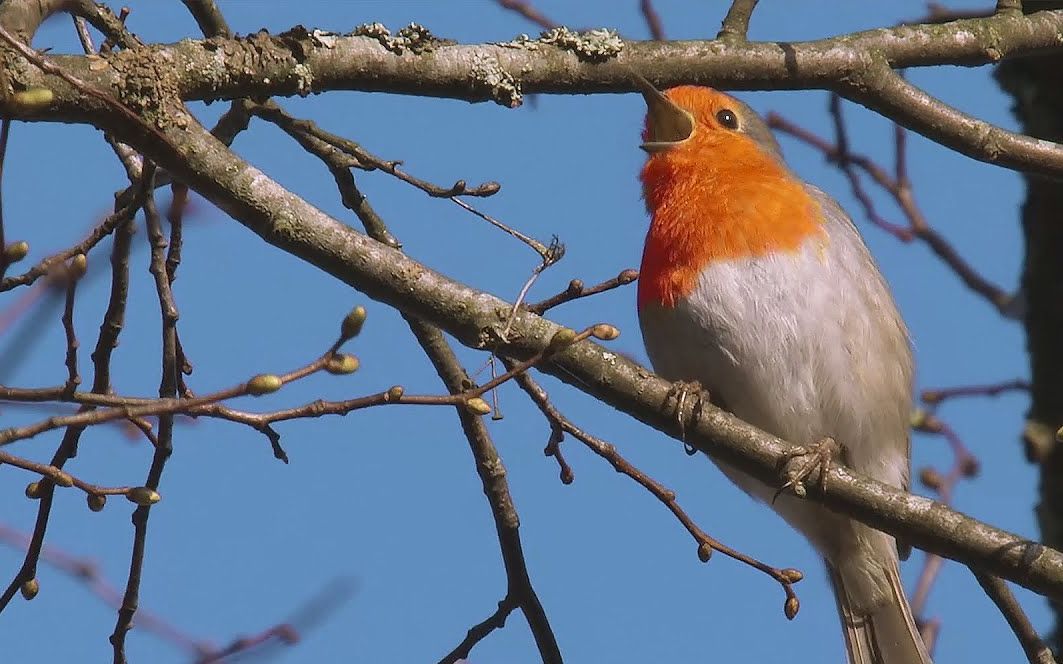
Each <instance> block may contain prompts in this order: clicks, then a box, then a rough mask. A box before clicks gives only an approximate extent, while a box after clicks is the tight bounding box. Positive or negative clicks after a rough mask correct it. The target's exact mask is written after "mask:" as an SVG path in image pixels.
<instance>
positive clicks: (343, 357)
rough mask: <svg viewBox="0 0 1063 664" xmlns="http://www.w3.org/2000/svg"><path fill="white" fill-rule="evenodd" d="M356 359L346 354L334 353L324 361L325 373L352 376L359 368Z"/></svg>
mask: <svg viewBox="0 0 1063 664" xmlns="http://www.w3.org/2000/svg"><path fill="white" fill-rule="evenodd" d="M360 364H361V363H360V362H359V361H358V358H357V357H355V356H354V355H347V354H346V353H336V354H335V355H333V356H331V357H330V358H328V359H327V360H326V361H325V371H327V372H329V373H330V374H333V375H336V376H342V375H345V374H352V373H354V372H355V371H358V367H359V366H360Z"/></svg>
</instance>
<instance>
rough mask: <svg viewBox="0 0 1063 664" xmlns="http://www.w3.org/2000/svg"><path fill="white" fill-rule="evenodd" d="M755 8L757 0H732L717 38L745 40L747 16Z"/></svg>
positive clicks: (747, 24)
mask: <svg viewBox="0 0 1063 664" xmlns="http://www.w3.org/2000/svg"><path fill="white" fill-rule="evenodd" d="M756 8H757V0H732V2H731V8H730V9H728V10H727V16H725V17H724V19H723V25H722V26H721V27H720V33H719V34H718V35H716V38H717V39H734V40H738V41H745V40H746V34H747V33H748V32H749V17H750V16H752V15H753V10H754V9H756Z"/></svg>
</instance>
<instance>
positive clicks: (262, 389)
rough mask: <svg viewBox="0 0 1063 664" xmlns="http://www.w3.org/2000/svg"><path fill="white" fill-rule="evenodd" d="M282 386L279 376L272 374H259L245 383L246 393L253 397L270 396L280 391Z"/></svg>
mask: <svg viewBox="0 0 1063 664" xmlns="http://www.w3.org/2000/svg"><path fill="white" fill-rule="evenodd" d="M282 385H284V383H283V382H281V379H280V377H279V376H275V375H273V374H259V375H257V376H255V377H254V378H252V379H251V380H249V381H247V393H248V394H250V395H251V396H254V397H260V396H262V395H263V394H270V393H272V392H276V391H277V390H279V389H281V386H282Z"/></svg>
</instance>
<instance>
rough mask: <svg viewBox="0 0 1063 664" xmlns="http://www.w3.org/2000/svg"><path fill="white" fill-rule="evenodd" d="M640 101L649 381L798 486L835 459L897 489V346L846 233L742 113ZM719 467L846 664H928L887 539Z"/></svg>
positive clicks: (865, 257) (707, 103)
mask: <svg viewBox="0 0 1063 664" xmlns="http://www.w3.org/2000/svg"><path fill="white" fill-rule="evenodd" d="M641 85H642V87H643V97H644V98H645V100H646V104H647V106H648V113H647V116H646V126H645V131H644V133H643V139H644V141H645V142H644V143H643V144H642V148H643V149H644V150H645V151H646V152H647V153H648V155H649V156H648V158H647V160H646V164H645V166H644V167H643V169H642V184H643V194H644V196H645V199H646V207H647V209H648V211H649V213H650V215H651V216H652V220H651V222H650V229H649V232H648V233H647V235H646V246H645V249H644V252H643V256H642V270H641V273H640V278H639V285H638V307H639V321H640V323H641V327H642V335H643V339H644V342H645V345H646V351H647V353H648V354H649V357H650V361H651V362H652V363H653V366H654V368H655V370H656V371H657V372H658V373H659V374H660V375H661V376H663V377H665V378H667V379H669V380H673V381H683V382H689V383H690V384H695V383H696V385H694V386H693V387H695V388H696V389H697V391H698V393H700V386H704V387H705V388H706V389H707V390H708V392H709V394H710V395H711V397H712V399H713V401H714V402H716V403H718V404H719V405H721V406H722V407H724V408H726V409H727V410H729V411H731V412H732V413H734V414H735V415H736V416H737V417H739V418H741V419H743V420H745V421H747V422H749V423H750V424H753V425H754V426H757V427H759V428H761V429H763V430H765V431H767V432H769V433H771V434H774V435H775V436H778V437H779V438H782V439H783V440H787V441H790V442H792V443H795V444H797V445H801V447H797V448H795V449H794V451H793V454H794V456H795V457H799V456H804V457H805V459H802V460H801V461H802V463H801V464H798V465H799V466H802V470H804V471H805V472H803V473H801V475H811V474H813V472H814V466H813V465H812V464H809V463H804V462H806V461H814V462H816V463H817V464H818V463H823V464H825V463H827V459H829V457H828V456H826V455H834V456H836V457H837V459H838V460H839V461H840V462H842V463H844V464H845V465H846V466H848V467H850V468H852V469H853V470H854V471H856V472H858V473H861V474H864V475H867V476H869V477H872V478H875V479H877V480H878V481H880V482H884V483H886V484H889V485H891V486H894V487H896V488H898V489H907V487H908V481H909V480H908V478H909V467H910V462H909V431H908V426H909V413H910V408H911V400H912V356H911V348H910V344H909V341H908V333H907V329H906V328H905V325H904V321H903V320H902V319H901V317H900V314H898V312H897V308H896V305H895V304H894V302H893V298H892V297H891V295H890V292H889V289H888V287H887V286H886V283H885V281H884V280H883V278H882V275H881V274H880V273H879V271H878V268H877V267H876V265H875V262H874V260H873V259H872V258H871V255H870V254H869V253H868V250H867V247H865V246H864V243H863V240H862V239H861V237H860V234H859V232H858V231H857V230H856V228H855V227H854V226H853V223H852V221H851V220H850V219H849V217H848V216H847V215H846V214H845V212H844V211H843V210H842V209H841V208H840V207H839V206H838V204H837V203H836V202H835V201H834V200H833V199H831V198H830V197H829V196H827V195H826V194H824V193H823V192H822V191H820V190H819V189H816V188H815V187H813V186H811V185H808V184H806V183H804V182H802V181H801V179H800V178H798V177H797V176H796V175H795V174H794V173H793V172H792V171H791V170H790V169H789V168H788V167H787V166H786V163H785V162H784V161H783V158H782V155H781V154H780V152H779V146H778V144H777V143H776V142H775V139H774V138H773V137H772V134H771V132H770V130H769V129H768V128H767V126H765V124H764V122H763V121H762V120H761V119H760V118H759V117H758V116H757V115H756V113H754V112H753V111H752V110H751V109H750V108H749V107H748V106H746V105H745V104H743V103H742V102H740V101H738V100H736V99H734V98H732V97H730V96H728V95H725V94H723V93H721V92H718V91H716V90H713V89H711V88H705V87H694V86H683V87H677V88H672V89H670V90H667V91H665V92H663V93H662V92H659V91H657V90H656V89H654V88H653V86H652V85H650V84H649V83H648V82H647V81H645V80H642V81H641ZM683 400H684V399H679V400H678V401H677V404H676V405H677V410H682V406H681V405H680V404H681V402H682V401H683ZM680 417H681V418H682V417H683V415H682V413H680ZM796 462H797V460H796V459H795V460H794V463H796ZM720 467H721V469H722V470H723V472H724V473H725V474H726V475H727V476H728V477H729V478H730V479H731V480H732V481H733V482H735V483H736V484H737V485H738V486H739V487H741V488H742V489H743V490H745V491H746V492H748V493H750V494H751V495H753V496H755V497H757V498H759V499H761V500H763V501H765V502H768V503H770V504H772V506H773V507H774V509H775V510H776V511H777V512H778V513H779V514H780V515H781V516H782V517H783V518H784V519H786V521H787V522H789V523H790V524H791V525H792V526H793V527H794V528H796V529H797V530H799V531H800V532H801V533H803V534H804V535H805V537H807V538H808V540H809V541H810V542H811V543H812V545H813V546H814V547H815V548H816V549H817V550H818V552H819V553H820V555H822V556H823V558H824V560H825V562H826V565H827V570H828V573H829V577H830V580H831V584H832V586H833V589H834V594H835V597H836V599H837V605H838V612H839V614H840V616H841V621H842V627H843V630H844V633H845V642H846V647H847V650H848V653H849V661H850V662H851V663H852V664H927V663H929V662H930V657H929V655H928V654H927V651H926V648H925V647H924V645H923V642H922V640H921V639H920V637H919V633H918V630H917V629H916V626H915V622H914V620H913V619H912V613H911V609H910V608H909V606H908V601H907V599H906V597H905V594H904V590H903V589H902V587H901V580H900V574H899V570H898V553H897V544H896V542H895V541H894V538H893V537H891V536H890V535H887V534H885V533H882V532H880V531H878V530H875V529H873V528H870V527H868V526H865V525H863V524H861V523H860V522H858V521H855V520H853V519H851V518H849V517H846V516H842V515H839V514H836V513H834V512H831V511H829V510H828V509H827V508H825V507H823V506H821V505H819V504H816V503H813V502H810V501H806V500H803V499H801V498H800V497H799V496H797V495H794V493H792V492H784V493H782V494H778V488H779V487H773V486H768V485H766V484H764V483H762V482H760V481H757V480H755V479H753V478H752V477H750V476H749V475H746V474H745V473H743V472H741V471H739V470H737V469H735V468H731V467H728V466H727V465H726V464H720ZM794 479H795V480H796V481H798V482H800V481H802V480H803V477H796V478H794ZM780 483H781V482H780Z"/></svg>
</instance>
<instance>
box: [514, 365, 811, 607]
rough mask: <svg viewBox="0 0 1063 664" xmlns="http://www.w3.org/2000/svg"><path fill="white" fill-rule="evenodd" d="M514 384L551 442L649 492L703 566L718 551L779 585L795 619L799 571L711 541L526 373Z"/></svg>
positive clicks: (663, 490) (669, 497)
mask: <svg viewBox="0 0 1063 664" xmlns="http://www.w3.org/2000/svg"><path fill="white" fill-rule="evenodd" d="M502 361H503V363H505V365H506V367H507V368H509V369H510V370H511V371H512V370H513V369H515V368H517V367H519V366H520V364H519V363H516V362H512V361H510V360H506V359H503V360H502ZM516 381H517V384H518V385H520V387H521V389H523V390H524V392H525V393H526V394H527V395H528V396H529V397H531V400H532V401H533V402H534V403H535V405H536V406H537V407H538V408H539V411H540V412H542V414H543V416H544V417H546V419H547V421H548V422H549V423H550V427H551V434H550V436H551V441H553V439H554V437H555V435H556V434H555V433H554V428H555V427H557V428H559V429H561V430H562V431H563V432H565V433H568V434H571V435H572V437H574V438H575V439H576V440H578V441H580V442H581V443H583V444H584V445H586V446H587V447H588V448H589V449H590V450H591V451H592V452H594V453H595V454H597V455H598V456H600V457H601V458H603V459H605V460H606V461H608V462H609V464H610V465H612V467H613V469H614V470H616V472H618V473H621V474H622V475H626V476H627V477H630V478H631V479H633V480H635V481H636V482H638V484H639V485H641V486H642V487H643V488H644V489H646V490H647V491H649V492H650V493H651V494H652V495H653V496H654V497H655V498H657V499H658V500H659V501H661V503H663V504H664V506H665V507H667V508H668V510H669V511H670V512H671V513H672V514H673V515H674V516H675V517H676V519H678V520H679V522H680V523H681V524H683V527H684V528H686V530H687V532H688V533H690V535H691V537H693V538H694V541H695V543H697V545H698V557H699V558H700V559H701V560H702V561H703V562H708V561H709V559H710V558H711V557H712V552H713V551H719V552H720V553H722V554H724V555H725V556H728V557H730V558H733V559H734V560H737V561H739V562H742V563H744V564H746V565H748V566H750V567H752V568H754V569H756V570H759V571H761V572H763V573H764V574H767V575H768V576H770V577H771V578H772V579H774V580H775V581H777V582H778V583H779V585H780V586H781V587H782V589H783V592H784V593H785V595H786V598H785V600H784V603H783V611H784V613H785V615H786V617H787V618H789V619H791V620H792V619H793V618H794V616H796V615H797V611H798V607H799V606H800V603H799V602H798V599H797V595H796V593H795V592H794V589H793V584H794V583H796V582H798V581H800V580H801V579H802V578H803V575H802V574H801V572H800V571H798V570H796V569H793V568H787V569H778V568H775V567H772V566H771V565H768V564H766V563H763V562H761V561H759V560H757V559H755V558H753V557H751V556H748V555H746V554H744V553H742V552H741V551H738V550H736V549H733V548H731V547H729V546H727V545H726V544H724V543H722V542H720V541H719V540H717V539H715V538H713V537H711V536H710V535H709V534H708V533H706V532H705V531H704V530H702V529H701V528H700V527H699V526H698V525H697V524H696V523H694V520H693V519H691V518H690V516H689V515H688V514H687V513H686V512H685V511H684V510H683V508H681V507H680V506H679V503H678V502H677V501H676V498H675V492H673V491H672V490H671V489H668V488H667V487H665V486H664V485H662V484H661V483H660V482H658V481H657V480H655V479H653V478H652V477H650V476H649V475H647V474H646V473H644V472H642V471H641V470H639V469H638V468H636V467H635V466H634V465H632V464H631V463H630V462H629V461H628V460H627V459H625V458H624V457H623V456H621V454H620V452H618V451H617V449H616V447H615V446H613V445H611V444H609V443H607V442H605V441H604V440H602V439H600V438H598V437H596V436H594V435H591V434H589V433H587V432H586V431H584V430H582V429H580V428H579V427H577V426H576V425H575V424H573V423H572V421H571V420H569V419H568V418H567V417H565V416H564V415H562V414H561V411H559V410H558V409H557V408H556V407H555V406H554V405H553V403H551V401H550V398H549V395H548V394H547V393H546V390H545V389H543V387H542V386H541V385H539V384H538V382H536V381H535V379H533V378H532V377H531V376H530V375H529V374H528V373H527V372H520V373H517V375H516ZM547 449H549V444H548V446H547Z"/></svg>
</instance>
